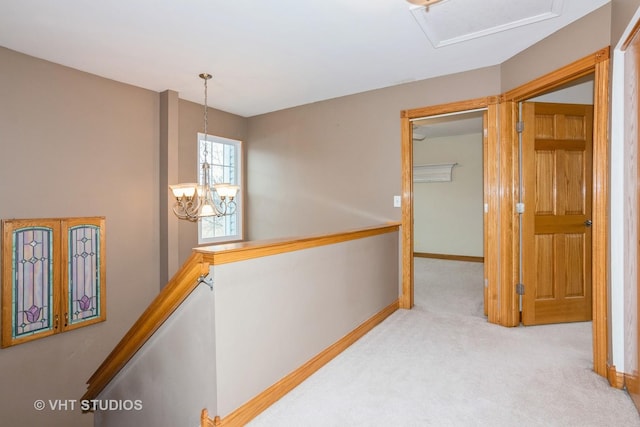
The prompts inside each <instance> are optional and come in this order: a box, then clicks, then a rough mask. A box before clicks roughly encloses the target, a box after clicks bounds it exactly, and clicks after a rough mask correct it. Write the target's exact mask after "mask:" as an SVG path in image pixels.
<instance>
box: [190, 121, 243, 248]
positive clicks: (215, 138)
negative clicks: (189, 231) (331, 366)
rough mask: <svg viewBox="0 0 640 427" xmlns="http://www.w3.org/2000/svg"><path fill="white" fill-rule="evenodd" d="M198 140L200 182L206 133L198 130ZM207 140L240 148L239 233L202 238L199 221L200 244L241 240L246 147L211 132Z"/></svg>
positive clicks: (237, 200) (237, 166)
mask: <svg viewBox="0 0 640 427" xmlns="http://www.w3.org/2000/svg"><path fill="white" fill-rule="evenodd" d="M197 137H198V140H197V145H196V149H197V152H196V168H197V169H196V170H197V173H198V182H200V179H201V176H200V175H201V173H202V172H201V166H202V165H201V163H200V141H201V140H204V137H205V135H204V133H200V132H198V136H197ZM207 141H210V142H218V143H223V144H230V145H235V146H236V147H237V149H238V156H237V157H236V159H237V164H236V170H237V171H238V174H237V175H238V182H237V185H239V186H240V190H239V191H238V195H237V196H236V213H237V215H238V220H237V223H238V227H237V229H238V233H237V234H234V235H228V236H220V237H211V238H206V239H204V238H202V222H201V221H198V245H214V244H218V243H229V242H237V241H241V240H244V208H243V206H244V193H245V186H244V180H243V176H244V151H243V150H244V147H243V142H242V141H240V140H237V139H231V138H225V137H222V136H216V135H211V134H207ZM209 161H211V159H209Z"/></svg>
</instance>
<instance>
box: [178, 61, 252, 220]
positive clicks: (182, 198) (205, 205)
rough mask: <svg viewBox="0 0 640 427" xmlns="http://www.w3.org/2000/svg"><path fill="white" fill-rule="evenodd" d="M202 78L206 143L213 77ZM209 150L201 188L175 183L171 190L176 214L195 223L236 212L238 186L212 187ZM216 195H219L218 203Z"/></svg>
mask: <svg viewBox="0 0 640 427" xmlns="http://www.w3.org/2000/svg"><path fill="white" fill-rule="evenodd" d="M200 78H201V79H203V80H204V140H205V141H206V140H207V124H208V123H207V122H208V120H207V110H208V107H207V81H208V80H209V79H210V78H211V74H207V73H202V74H200ZM208 158H209V151H208V150H207V145H206V143H205V146H204V162H203V163H202V166H201V170H202V185H198V184H196V183H187V184H175V185H170V186H169V188H170V189H171V192H172V193H173V196H174V197H175V199H176V202H175V204H174V205H173V213H174V214H175V215H176V216H177V217H178V218H180V219H186V220H188V221H192V222H195V221H197V220H198V219H200V218H202V217H207V216H218V217H220V216H225V215H233V214H234V213H235V212H236V201H235V197H236V194H237V193H238V190H239V189H240V187H239V186H237V185H231V184H226V183H223V184H214V185H211V173H210V170H211V165H210V164H209V160H208ZM214 194H217V196H218V197H217V199H219V201H218V202H216V201H215V198H214Z"/></svg>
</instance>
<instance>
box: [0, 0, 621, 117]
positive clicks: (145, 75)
mask: <svg viewBox="0 0 640 427" xmlns="http://www.w3.org/2000/svg"><path fill="white" fill-rule="evenodd" d="M609 1H610V0H518V1H514V0H482V1H479V0H445V1H444V2H442V3H440V4H437V5H434V6H431V7H430V8H429V10H428V11H426V12H425V11H424V9H423V8H421V9H419V10H414V9H413V8H414V7H415V6H412V5H410V4H409V3H407V2H406V1H405V0H272V1H248V0H109V1H90V0H55V1H52V0H0V46H4V47H7V48H9V49H13V50H16V51H19V52H23V53H26V54H28V55H33V56H36V57H39V58H43V59H46V60H49V61H52V62H56V63H58V64H62V65H66V66H69V67H72V68H76V69H79V70H83V71H87V72H90V73H93V74H97V75H100V76H103V77H107V78H110V79H113V80H117V81H120V82H125V83H129V84H132V85H135V86H140V87H143V88H147V89H151V90H154V91H158V92H161V91H164V90H166V89H171V90H175V91H177V92H178V93H179V94H180V97H181V98H183V99H188V100H191V101H194V102H198V103H202V102H203V97H204V95H203V85H202V80H201V79H199V78H198V74H199V73H202V72H208V73H211V74H213V75H214V77H213V79H212V80H211V81H210V82H209V106H212V107H215V108H219V109H221V110H224V111H228V112H231V113H235V114H239V115H241V116H246V117H249V116H254V115H257V114H262V113H266V112H270V111H276V110H280V109H283V108H288V107H293V106H297V105H302V104H307V103H311V102H316V101H320V100H324V99H330V98H335V97H339V96H344V95H349V94H353V93H358V92H363V91H367V90H372V89H378V88H383V87H388V86H393V85H398V84H402V83H407V82H411V81H415V80H422V79H426V78H431V77H435V76H439V75H445V74H450V73H455V72H461V71H465V70H471V69H475V68H481V67H486V66H491V65H496V64H500V63H502V62H504V61H505V60H507V59H508V58H510V57H511V56H513V55H515V54H516V53H518V52H520V51H522V50H523V49H526V48H527V47H528V46H530V45H532V44H534V43H536V42H538V41H539V40H541V39H543V38H544V37H546V36H548V35H549V34H551V33H553V32H555V31H557V30H558V29H560V28H562V27H564V26H566V25H568V24H569V23H571V22H573V21H575V20H576V19H579V18H581V17H582V16H584V15H586V14H588V13H590V12H591V11H593V10H595V9H597V8H599V7H601V6H603V5H605V4H606V3H609ZM536 20H537V22H536ZM429 37H430V38H429ZM434 46H440V47H437V48H436V47H434ZM42 78H43V79H46V78H47V76H42ZM52 83H53V82H52Z"/></svg>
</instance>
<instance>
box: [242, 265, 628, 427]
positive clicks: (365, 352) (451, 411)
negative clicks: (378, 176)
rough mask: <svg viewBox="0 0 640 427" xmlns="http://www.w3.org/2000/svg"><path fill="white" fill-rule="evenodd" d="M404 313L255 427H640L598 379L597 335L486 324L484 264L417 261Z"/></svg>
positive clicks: (586, 328)
mask: <svg viewBox="0 0 640 427" xmlns="http://www.w3.org/2000/svg"><path fill="white" fill-rule="evenodd" d="M415 275H416V290H415V295H416V307H415V308H414V309H413V310H399V311H398V312H396V313H394V314H393V315H392V316H390V317H389V318H388V319H387V320H385V321H384V322H383V323H382V324H381V325H379V326H378V327H377V328H375V329H374V330H372V331H371V332H370V333H368V334H367V335H366V336H364V337H363V338H362V339H360V340H359V341H358V342H357V343H355V344H354V345H353V346H351V347H350V348H349V349H347V350H346V351H345V352H343V353H342V354H341V355H339V356H338V357H337V358H335V359H334V360H333V361H331V362H330V363H329V364H327V365H326V366H325V367H324V368H322V369H321V370H319V371H318V372H317V373H316V374H314V375H313V376H311V377H310V378H309V379H308V380H307V381H305V382H304V383H303V384H301V385H300V386H299V387H297V388H296V389H295V390H293V391H292V392H291V393H289V394H288V395H287V396H285V397H284V398H282V399H281V400H280V401H278V402H277V403H276V404H274V405H273V406H271V407H270V408H269V409H267V410H266V411H265V412H263V413H262V414H261V415H259V416H258V417H257V418H256V419H254V420H253V421H252V422H251V423H250V424H249V426H251V427H263V426H264V427H267V426H268V427H288V426H291V427H314V426H318V427H319V426H323V427H350V426H385V427H389V426H391V427H395V426H398V427H400V426H402V427H404V426H416V427H417V426H576V427H584V426H602V427H609V426H640V417H639V416H638V412H637V411H636V409H635V407H634V406H633V404H632V402H631V399H630V398H629V396H628V395H627V394H626V393H625V392H623V391H620V390H616V389H613V388H611V387H609V385H608V383H607V381H606V380H605V379H604V378H602V377H600V376H598V375H596V374H594V373H593V372H592V370H591V324H590V323H573V324H563V325H549V326H535V327H526V328H525V327H520V328H503V327H499V326H495V325H490V324H488V323H487V322H486V320H485V318H484V316H483V315H482V292H483V279H482V277H483V275H482V264H478V263H470V262H457V261H440V260H430V259H423V258H419V259H416V267H415Z"/></svg>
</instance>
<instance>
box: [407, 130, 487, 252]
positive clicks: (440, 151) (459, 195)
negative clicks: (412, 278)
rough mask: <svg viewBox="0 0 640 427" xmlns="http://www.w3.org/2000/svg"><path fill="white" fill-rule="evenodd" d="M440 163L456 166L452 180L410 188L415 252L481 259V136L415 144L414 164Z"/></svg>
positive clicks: (429, 139) (456, 136)
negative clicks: (411, 192)
mask: <svg viewBox="0 0 640 427" xmlns="http://www.w3.org/2000/svg"><path fill="white" fill-rule="evenodd" d="M480 126H481V125H480ZM481 130H482V128H479V129H478V131H481ZM439 163H458V164H457V165H456V166H454V168H453V173H452V180H451V181H450V182H416V183H414V184H413V217H414V221H413V222H414V231H413V237H414V240H413V250H414V251H415V252H426V253H434V254H443V255H466V256H478V257H481V256H483V255H484V246H483V242H484V240H483V237H484V236H483V219H484V213H483V204H482V201H483V195H482V179H483V178H482V177H483V174H482V133H481V132H479V133H472V134H465V135H453V136H446V137H438V138H427V139H425V140H423V141H414V142H413V164H414V165H426V164H439Z"/></svg>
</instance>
